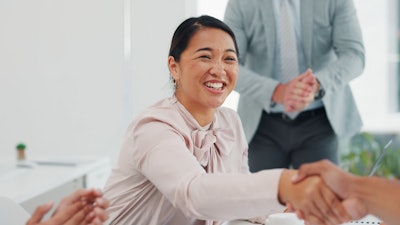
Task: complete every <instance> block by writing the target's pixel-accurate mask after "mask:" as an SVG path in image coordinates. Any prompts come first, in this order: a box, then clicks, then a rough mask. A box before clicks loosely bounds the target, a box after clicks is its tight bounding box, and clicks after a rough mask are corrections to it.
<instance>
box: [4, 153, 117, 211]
mask: <svg viewBox="0 0 400 225" xmlns="http://www.w3.org/2000/svg"><path fill="white" fill-rule="evenodd" d="M32 162H35V163H39V164H35V165H34V166H33V167H20V166H18V162H16V160H15V159H1V160H0V195H1V196H5V197H8V198H11V199H12V200H14V201H15V202H17V203H22V202H24V201H27V200H29V199H31V198H33V197H35V196H38V195H40V194H43V193H45V192H47V191H49V190H52V189H54V188H56V187H58V186H61V185H63V184H65V183H67V182H69V181H72V180H74V179H77V178H80V177H82V176H84V175H85V174H87V173H89V172H90V171H94V170H96V169H98V168H100V167H104V166H108V165H109V164H110V159H109V157H104V156H103V157H99V156H96V157H93V156H87V157H79V159H77V158H75V159H74V158H71V157H69V158H68V157H59V156H58V157H51V156H50V157H49V156H47V157H36V158H33V159H32ZM26 166H29V164H28V165H26Z"/></svg>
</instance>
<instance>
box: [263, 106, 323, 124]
mask: <svg viewBox="0 0 400 225" xmlns="http://www.w3.org/2000/svg"><path fill="white" fill-rule="evenodd" d="M264 113H266V114H267V115H269V116H272V117H279V118H281V119H282V120H283V121H286V122H294V121H300V120H305V119H308V118H311V117H314V116H318V115H321V114H325V107H320V108H316V109H310V110H306V111H303V112H301V113H300V114H299V115H297V116H296V118H294V119H292V118H290V117H289V116H288V115H287V114H286V113H282V112H278V113H275V112H273V113H267V112H265V111H264Z"/></svg>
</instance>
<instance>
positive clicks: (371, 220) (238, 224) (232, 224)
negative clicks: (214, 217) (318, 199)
mask: <svg viewBox="0 0 400 225" xmlns="http://www.w3.org/2000/svg"><path fill="white" fill-rule="evenodd" d="M380 223H381V220H379V219H378V218H376V217H374V216H371V215H368V216H366V217H364V218H363V219H361V220H357V221H351V222H348V223H344V224H342V225H357V224H359V225H361V224H364V225H365V224H369V225H379V224H380ZM222 225H255V224H254V223H251V222H247V221H242V220H235V221H229V222H225V223H223V224H222Z"/></svg>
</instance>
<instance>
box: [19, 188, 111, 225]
mask: <svg viewBox="0 0 400 225" xmlns="http://www.w3.org/2000/svg"><path fill="white" fill-rule="evenodd" d="M108 204H109V203H108V201H107V200H106V199H105V198H103V194H102V193H101V191H99V190H94V189H88V190H84V189H80V190H77V191H75V192H74V193H73V194H71V195H69V196H67V197H65V198H64V199H63V200H61V202H60V204H59V205H58V207H57V208H56V210H55V211H54V213H53V215H52V216H51V217H50V218H49V219H47V220H46V221H42V219H43V217H44V215H45V214H46V213H48V212H49V211H50V210H51V208H52V207H53V203H47V204H44V205H41V206H39V207H37V208H36V210H35V211H34V212H33V214H32V216H31V218H30V219H29V220H28V222H27V223H26V225H83V224H91V225H100V224H102V223H103V222H104V221H105V220H106V219H107V218H108V215H107V213H106V211H105V210H106V208H107V207H108Z"/></svg>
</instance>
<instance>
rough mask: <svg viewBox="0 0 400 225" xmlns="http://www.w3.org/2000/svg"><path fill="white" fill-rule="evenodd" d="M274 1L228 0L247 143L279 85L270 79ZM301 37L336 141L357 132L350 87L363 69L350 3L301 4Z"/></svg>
mask: <svg viewBox="0 0 400 225" xmlns="http://www.w3.org/2000/svg"><path fill="white" fill-rule="evenodd" d="M272 1H273V0H229V2H228V5H227V8H226V12H225V18H224V21H225V22H226V23H227V24H228V25H229V26H230V27H231V28H232V30H233V31H234V33H235V35H236V39H237V42H238V45H239V54H240V56H239V62H240V72H239V78H238V82H237V85H236V88H235V90H236V91H237V92H239V93H240V99H239V105H238V113H239V115H240V117H241V120H242V123H243V127H244V130H245V133H246V137H247V140H248V141H250V140H251V138H252V137H253V135H254V133H255V131H256V129H257V126H258V123H259V121H260V118H261V114H262V111H263V110H264V109H265V110H266V111H267V112H268V111H269V109H270V103H271V102H270V101H271V96H272V94H273V91H274V89H275V87H276V86H277V84H278V81H277V80H274V79H273V78H272V77H273V76H272V71H273V63H274V57H275V55H274V49H275V45H276V43H275V39H276V34H275V32H276V28H275V17H274V11H273V3H272ZM300 17H301V22H300V24H301V37H302V41H303V47H304V54H305V57H306V60H307V64H308V65H309V67H310V68H311V69H312V70H313V72H314V74H315V76H316V77H317V78H318V80H319V82H320V83H321V85H322V87H323V88H324V89H325V91H326V94H325V96H324V98H323V99H322V101H323V104H324V106H325V109H326V112H327V116H328V118H329V121H330V123H331V125H332V127H333V129H334V131H335V133H336V134H337V135H338V136H339V137H345V136H351V135H354V134H355V133H357V132H358V131H359V130H360V128H361V126H362V122H361V118H360V115H359V112H358V109H357V107H356V105H355V101H354V98H353V94H352V92H351V90H350V87H349V85H348V84H349V82H350V81H351V80H352V79H354V78H355V77H357V76H359V75H360V74H361V73H362V71H363V69H364V61H365V59H364V45H363V41H362V35H361V29H360V26H359V22H358V19H357V15H356V9H355V7H354V3H353V0H300Z"/></svg>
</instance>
